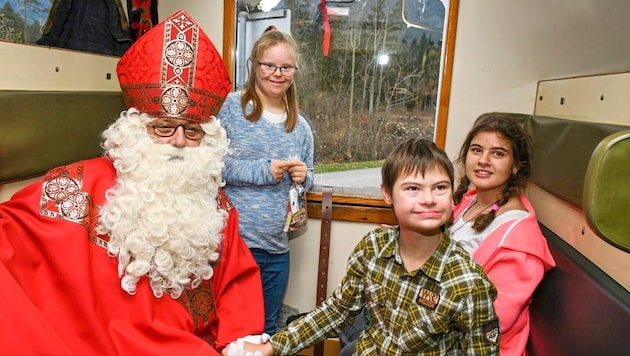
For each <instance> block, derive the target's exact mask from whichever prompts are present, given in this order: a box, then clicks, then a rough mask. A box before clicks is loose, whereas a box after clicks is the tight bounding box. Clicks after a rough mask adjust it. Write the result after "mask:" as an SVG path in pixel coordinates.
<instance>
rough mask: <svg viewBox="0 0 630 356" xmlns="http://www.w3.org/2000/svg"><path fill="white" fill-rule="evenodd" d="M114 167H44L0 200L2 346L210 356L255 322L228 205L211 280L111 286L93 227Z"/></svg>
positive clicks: (110, 265) (259, 305) (246, 259)
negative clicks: (156, 289)
mask: <svg viewBox="0 0 630 356" xmlns="http://www.w3.org/2000/svg"><path fill="white" fill-rule="evenodd" d="M115 179H116V172H115V170H114V168H113V166H112V164H111V162H110V161H109V160H108V159H105V158H97V159H93V160H88V161H82V162H78V163H75V164H71V165H68V166H64V167H59V168H56V169H53V170H51V171H49V172H48V173H47V174H46V176H45V177H44V178H43V180H42V181H39V182H36V183H34V184H31V185H29V186H28V187H26V188H24V189H23V190H21V191H19V192H17V193H16V194H15V195H14V196H13V198H12V199H11V200H9V201H7V202H4V203H2V204H0V261H1V262H2V263H0V296H1V298H0V300H1V302H0V350H1V352H2V353H3V354H6V355H18V354H19V355H50V354H54V355H97V354H98V355H134V356H138V355H140V356H147V355H155V354H161V355H219V354H220V353H219V352H218V351H217V350H221V349H222V348H223V347H225V346H226V345H227V344H228V343H230V342H232V341H235V340H236V339H237V338H239V337H242V336H245V335H248V334H260V333H262V332H263V329H264V306H263V297H262V286H261V280H260V273H259V270H258V267H257V265H256V262H255V261H254V259H253V257H252V256H251V254H250V252H249V249H248V248H247V246H246V245H245V243H244V242H243V241H242V240H241V238H240V235H239V233H238V217H237V213H236V209H234V208H233V206H232V205H231V203H230V202H229V200H228V199H227V198H226V197H225V196H224V195H223V193H222V192H221V194H220V197H219V199H218V200H219V204H220V206H222V207H223V208H225V209H227V210H228V211H229V218H228V220H227V221H226V226H225V228H224V230H223V236H224V237H223V241H222V242H221V252H220V258H219V261H217V263H216V265H215V268H214V275H213V277H212V278H211V280H210V281H205V282H203V283H202V284H201V285H200V286H199V287H198V288H196V289H194V290H188V291H186V292H185V293H184V294H182V296H181V297H180V298H178V299H173V298H171V297H170V296H169V295H168V294H164V296H163V297H162V298H156V297H155V296H154V295H153V293H152V291H151V288H150V287H149V283H148V280H147V279H146V278H143V279H142V280H141V281H140V282H139V283H138V286H137V292H136V294H135V295H129V294H128V293H127V292H125V291H123V290H122V289H121V287H120V278H119V277H118V272H117V259H116V258H112V257H110V256H108V255H107V250H106V249H105V247H104V246H105V245H106V241H107V239H108V237H107V236H102V235H96V234H95V233H94V232H93V231H94V230H93V228H94V226H95V223H96V222H97V219H98V207H100V206H102V205H103V203H104V202H105V191H106V190H107V189H109V188H110V187H112V186H113V185H114V182H115Z"/></svg>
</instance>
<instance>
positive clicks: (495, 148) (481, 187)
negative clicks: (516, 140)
mask: <svg viewBox="0 0 630 356" xmlns="http://www.w3.org/2000/svg"><path fill="white" fill-rule="evenodd" d="M516 172H518V168H517V166H516V165H515V163H514V151H513V149H512V144H511V143H510V141H509V140H508V139H506V138H505V137H504V136H502V135H500V134H499V133H497V132H479V133H478V134H477V135H475V137H473V139H472V141H471V142H470V147H469V148H468V153H467V154H466V176H467V177H468V180H470V182H471V183H472V184H473V185H474V186H475V187H476V188H477V191H478V192H483V191H490V190H497V191H503V189H504V187H505V185H506V184H507V182H508V180H509V179H510V177H511V176H512V174H516Z"/></svg>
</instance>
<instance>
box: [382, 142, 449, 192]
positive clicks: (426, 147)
mask: <svg viewBox="0 0 630 356" xmlns="http://www.w3.org/2000/svg"><path fill="white" fill-rule="evenodd" d="M434 168H438V169H440V170H442V171H444V172H445V173H447V174H448V176H449V178H450V181H451V188H452V186H453V182H454V180H455V171H454V169H453V164H452V163H451V160H450V159H449V158H448V156H447V154H446V152H444V150H442V149H441V148H439V147H438V146H436V145H435V143H433V142H431V141H429V140H425V139H420V138H412V139H409V140H407V141H404V142H401V143H399V144H398V146H396V148H394V150H393V151H392V152H391V153H390V154H389V156H387V158H386V159H385V162H384V163H383V167H382V168H381V179H382V182H383V186H384V187H385V189H386V190H387V191H388V192H391V191H392V188H393V187H394V183H396V179H398V178H399V177H400V176H401V175H403V174H416V173H418V172H420V173H421V174H422V175H423V176H424V174H425V173H426V171H427V170H430V169H434Z"/></svg>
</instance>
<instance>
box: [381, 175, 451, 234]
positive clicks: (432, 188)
mask: <svg viewBox="0 0 630 356" xmlns="http://www.w3.org/2000/svg"><path fill="white" fill-rule="evenodd" d="M381 192H382V193H383V198H384V199H385V202H387V203H388V204H391V205H392V207H393V208H394V213H395V214H396V218H397V219H398V224H399V226H400V228H401V229H407V230H413V231H415V232H417V233H419V234H423V235H434V234H436V233H438V232H440V227H441V226H442V225H444V224H446V223H447V222H448V220H449V219H450V217H451V215H452V214H453V191H452V188H451V181H450V178H449V175H448V174H447V173H446V172H445V171H443V170H442V169H439V168H433V169H429V170H427V171H426V172H425V175H424V176H422V173H420V172H417V173H415V174H410V175H401V176H400V177H398V179H397V180H396V182H395V183H394V186H393V187H392V191H391V192H387V190H386V189H385V187H383V186H382V185H381Z"/></svg>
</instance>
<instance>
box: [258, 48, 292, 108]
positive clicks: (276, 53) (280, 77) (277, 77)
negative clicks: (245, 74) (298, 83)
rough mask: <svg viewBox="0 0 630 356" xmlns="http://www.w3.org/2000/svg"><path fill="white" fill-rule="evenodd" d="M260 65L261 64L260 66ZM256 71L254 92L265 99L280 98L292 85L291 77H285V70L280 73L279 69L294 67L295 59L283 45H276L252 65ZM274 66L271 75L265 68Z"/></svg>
mask: <svg viewBox="0 0 630 356" xmlns="http://www.w3.org/2000/svg"><path fill="white" fill-rule="evenodd" d="M260 63H262V64H260ZM254 64H255V67H254V68H256V70H257V71H258V73H256V74H257V75H256V90H257V91H258V93H259V95H261V96H264V97H267V98H270V99H271V98H276V99H277V98H282V97H283V96H284V93H285V92H286V91H287V89H289V87H290V86H291V83H293V76H294V75H295V73H291V75H287V72H288V71H287V70H285V71H281V70H280V69H281V67H284V66H287V67H293V68H294V67H295V58H293V56H292V55H291V52H290V51H289V48H288V47H287V45H286V44H284V43H278V44H276V45H273V46H271V47H269V48H267V50H265V51H264V52H263V54H262V56H261V57H260V58H259V59H258V63H254ZM270 66H276V67H278V68H274V69H275V70H273V72H272V73H268V72H267V70H268V69H267V68H264V67H270Z"/></svg>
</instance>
